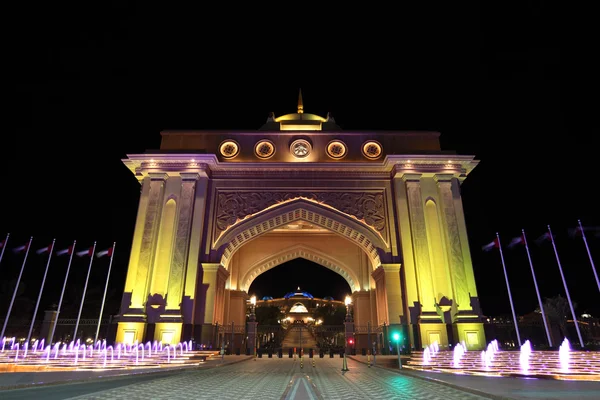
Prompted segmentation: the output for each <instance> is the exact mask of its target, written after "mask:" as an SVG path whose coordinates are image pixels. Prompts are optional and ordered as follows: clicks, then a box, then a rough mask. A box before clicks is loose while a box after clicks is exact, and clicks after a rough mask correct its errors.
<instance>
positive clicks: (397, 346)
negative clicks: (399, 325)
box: [393, 332, 402, 369]
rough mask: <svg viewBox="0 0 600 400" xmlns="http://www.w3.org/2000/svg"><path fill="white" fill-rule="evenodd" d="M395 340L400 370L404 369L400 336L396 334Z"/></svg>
mask: <svg viewBox="0 0 600 400" xmlns="http://www.w3.org/2000/svg"><path fill="white" fill-rule="evenodd" d="M393 338H394V342H396V352H397V353H398V368H399V369H402V360H400V334H399V333H398V332H395V333H394V336H393Z"/></svg>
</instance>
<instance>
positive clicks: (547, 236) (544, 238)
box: [535, 232, 552, 246]
mask: <svg viewBox="0 0 600 400" xmlns="http://www.w3.org/2000/svg"><path fill="white" fill-rule="evenodd" d="M546 241H548V242H550V241H552V236H551V235H550V232H546V233H544V234H543V235H542V236H540V237H539V238H537V239H535V243H536V244H537V245H538V246H541V245H542V244H544V242H546Z"/></svg>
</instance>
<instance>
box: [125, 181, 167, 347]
mask: <svg viewBox="0 0 600 400" xmlns="http://www.w3.org/2000/svg"><path fill="white" fill-rule="evenodd" d="M167 177H168V176H167V174H164V173H156V174H154V173H151V174H148V176H146V177H145V178H144V179H143V181H142V192H141V195H140V202H139V207H138V215H137V219H136V224H135V230H134V236H133V242H132V246H131V254H130V258H129V267H128V269H127V278H126V281H125V290H124V293H123V301H122V303H121V312H120V318H119V323H118V328H117V338H116V340H117V342H124V341H132V340H139V341H141V340H143V339H144V333H145V323H146V316H145V309H144V307H145V303H146V299H147V297H148V281H149V278H150V273H151V271H150V266H151V265H152V262H153V254H154V247H155V244H156V237H157V234H158V226H159V224H160V212H161V205H162V199H163V194H164V187H165V180H166V179H167Z"/></svg>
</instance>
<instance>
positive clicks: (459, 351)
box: [454, 343, 465, 368]
mask: <svg viewBox="0 0 600 400" xmlns="http://www.w3.org/2000/svg"><path fill="white" fill-rule="evenodd" d="M464 354H465V348H464V347H463V346H462V344H460V343H457V344H456V346H455V347H454V368H459V367H460V360H461V359H462V356H463V355H464Z"/></svg>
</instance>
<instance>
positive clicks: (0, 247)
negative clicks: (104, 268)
mask: <svg viewBox="0 0 600 400" xmlns="http://www.w3.org/2000/svg"><path fill="white" fill-rule="evenodd" d="M9 238H10V233H9V234H7V235H6V238H5V239H4V240H3V241H1V242H0V263H1V262H2V258H3V257H4V251H5V250H6V248H7V246H8V239H9ZM32 242H33V236H32V237H31V238H29V241H28V242H27V243H26V244H24V245H22V246H19V247H15V248H14V249H12V250H13V252H15V253H22V252H25V256H24V258H23V263H22V264H21V271H20V272H19V277H18V278H17V283H16V285H15V289H14V292H13V295H12V299H11V300H10V305H9V306H8V312H7V313H6V317H5V318H4V325H3V326H2V332H0V338H3V337H4V332H5V330H6V326H7V324H8V319H9V317H10V314H11V311H12V307H13V304H14V302H15V297H16V296H17V291H18V289H19V284H20V283H21V277H22V276H23V271H24V269H25V264H26V262H27V256H28V255H29V250H30V249H31V243H32ZM55 243H56V239H54V240H52V243H51V244H50V245H48V246H46V247H42V248H41V249H38V250H37V251H36V253H37V254H44V253H48V261H47V262H46V270H45V271H44V277H43V278H42V285H41V287H40V293H39V294H38V298H37V303H36V305H35V309H34V311H33V318H32V319H31V325H30V326H29V333H28V334H27V341H26V342H25V343H29V341H30V340H31V333H32V332H33V325H34V323H35V318H36V316H37V312H38V308H39V306H40V300H41V298H42V292H43V290H44V284H45V283H46V276H47V274H48V268H49V267H50V260H51V259H52V254H53V252H54V245H55ZM76 244H77V241H76V240H74V241H73V244H72V245H71V246H69V247H67V248H66V249H63V250H59V251H57V252H56V255H57V256H62V255H69V264H68V265H67V272H66V273H65V280H64V282H63V287H62V291H61V293H60V300H59V301H58V309H57V312H56V317H55V319H54V322H53V324H52V328H51V331H50V337H49V341H48V343H52V339H53V338H54V330H55V329H56V324H57V322H58V316H59V314H60V308H61V306H62V301H63V296H64V294H65V289H66V287H67V280H68V278H69V271H70V269H71V262H72V261H73V255H74V254H76V255H77V256H79V257H85V256H88V257H90V263H89V266H88V272H87V276H86V278H85V285H84V287H83V295H82V296H81V304H80V305H79V313H78V314H77V322H76V323H75V331H74V333H73V340H75V338H76V337H77V330H78V329H79V321H80V319H81V311H82V310H83V302H84V300H85V292H86V291H87V286H88V281H89V279H90V272H91V271H92V262H93V261H94V254H95V255H96V257H97V258H100V257H104V256H108V257H110V261H109V263H108V273H107V275H106V284H105V286H104V295H103V296H102V306H101V307H100V317H99V318H98V326H97V328H96V337H95V338H94V343H95V342H97V341H98V335H99V334H100V322H101V321H102V313H103V312H104V302H105V300H106V293H107V291H108V280H109V279H110V270H111V267H112V262H113V256H114V254H115V245H116V242H115V243H113V245H112V247H110V248H108V249H106V250H101V251H99V252H96V242H94V245H93V246H91V247H89V248H88V249H86V250H82V251H77V252H76V251H75V245H76Z"/></svg>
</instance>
